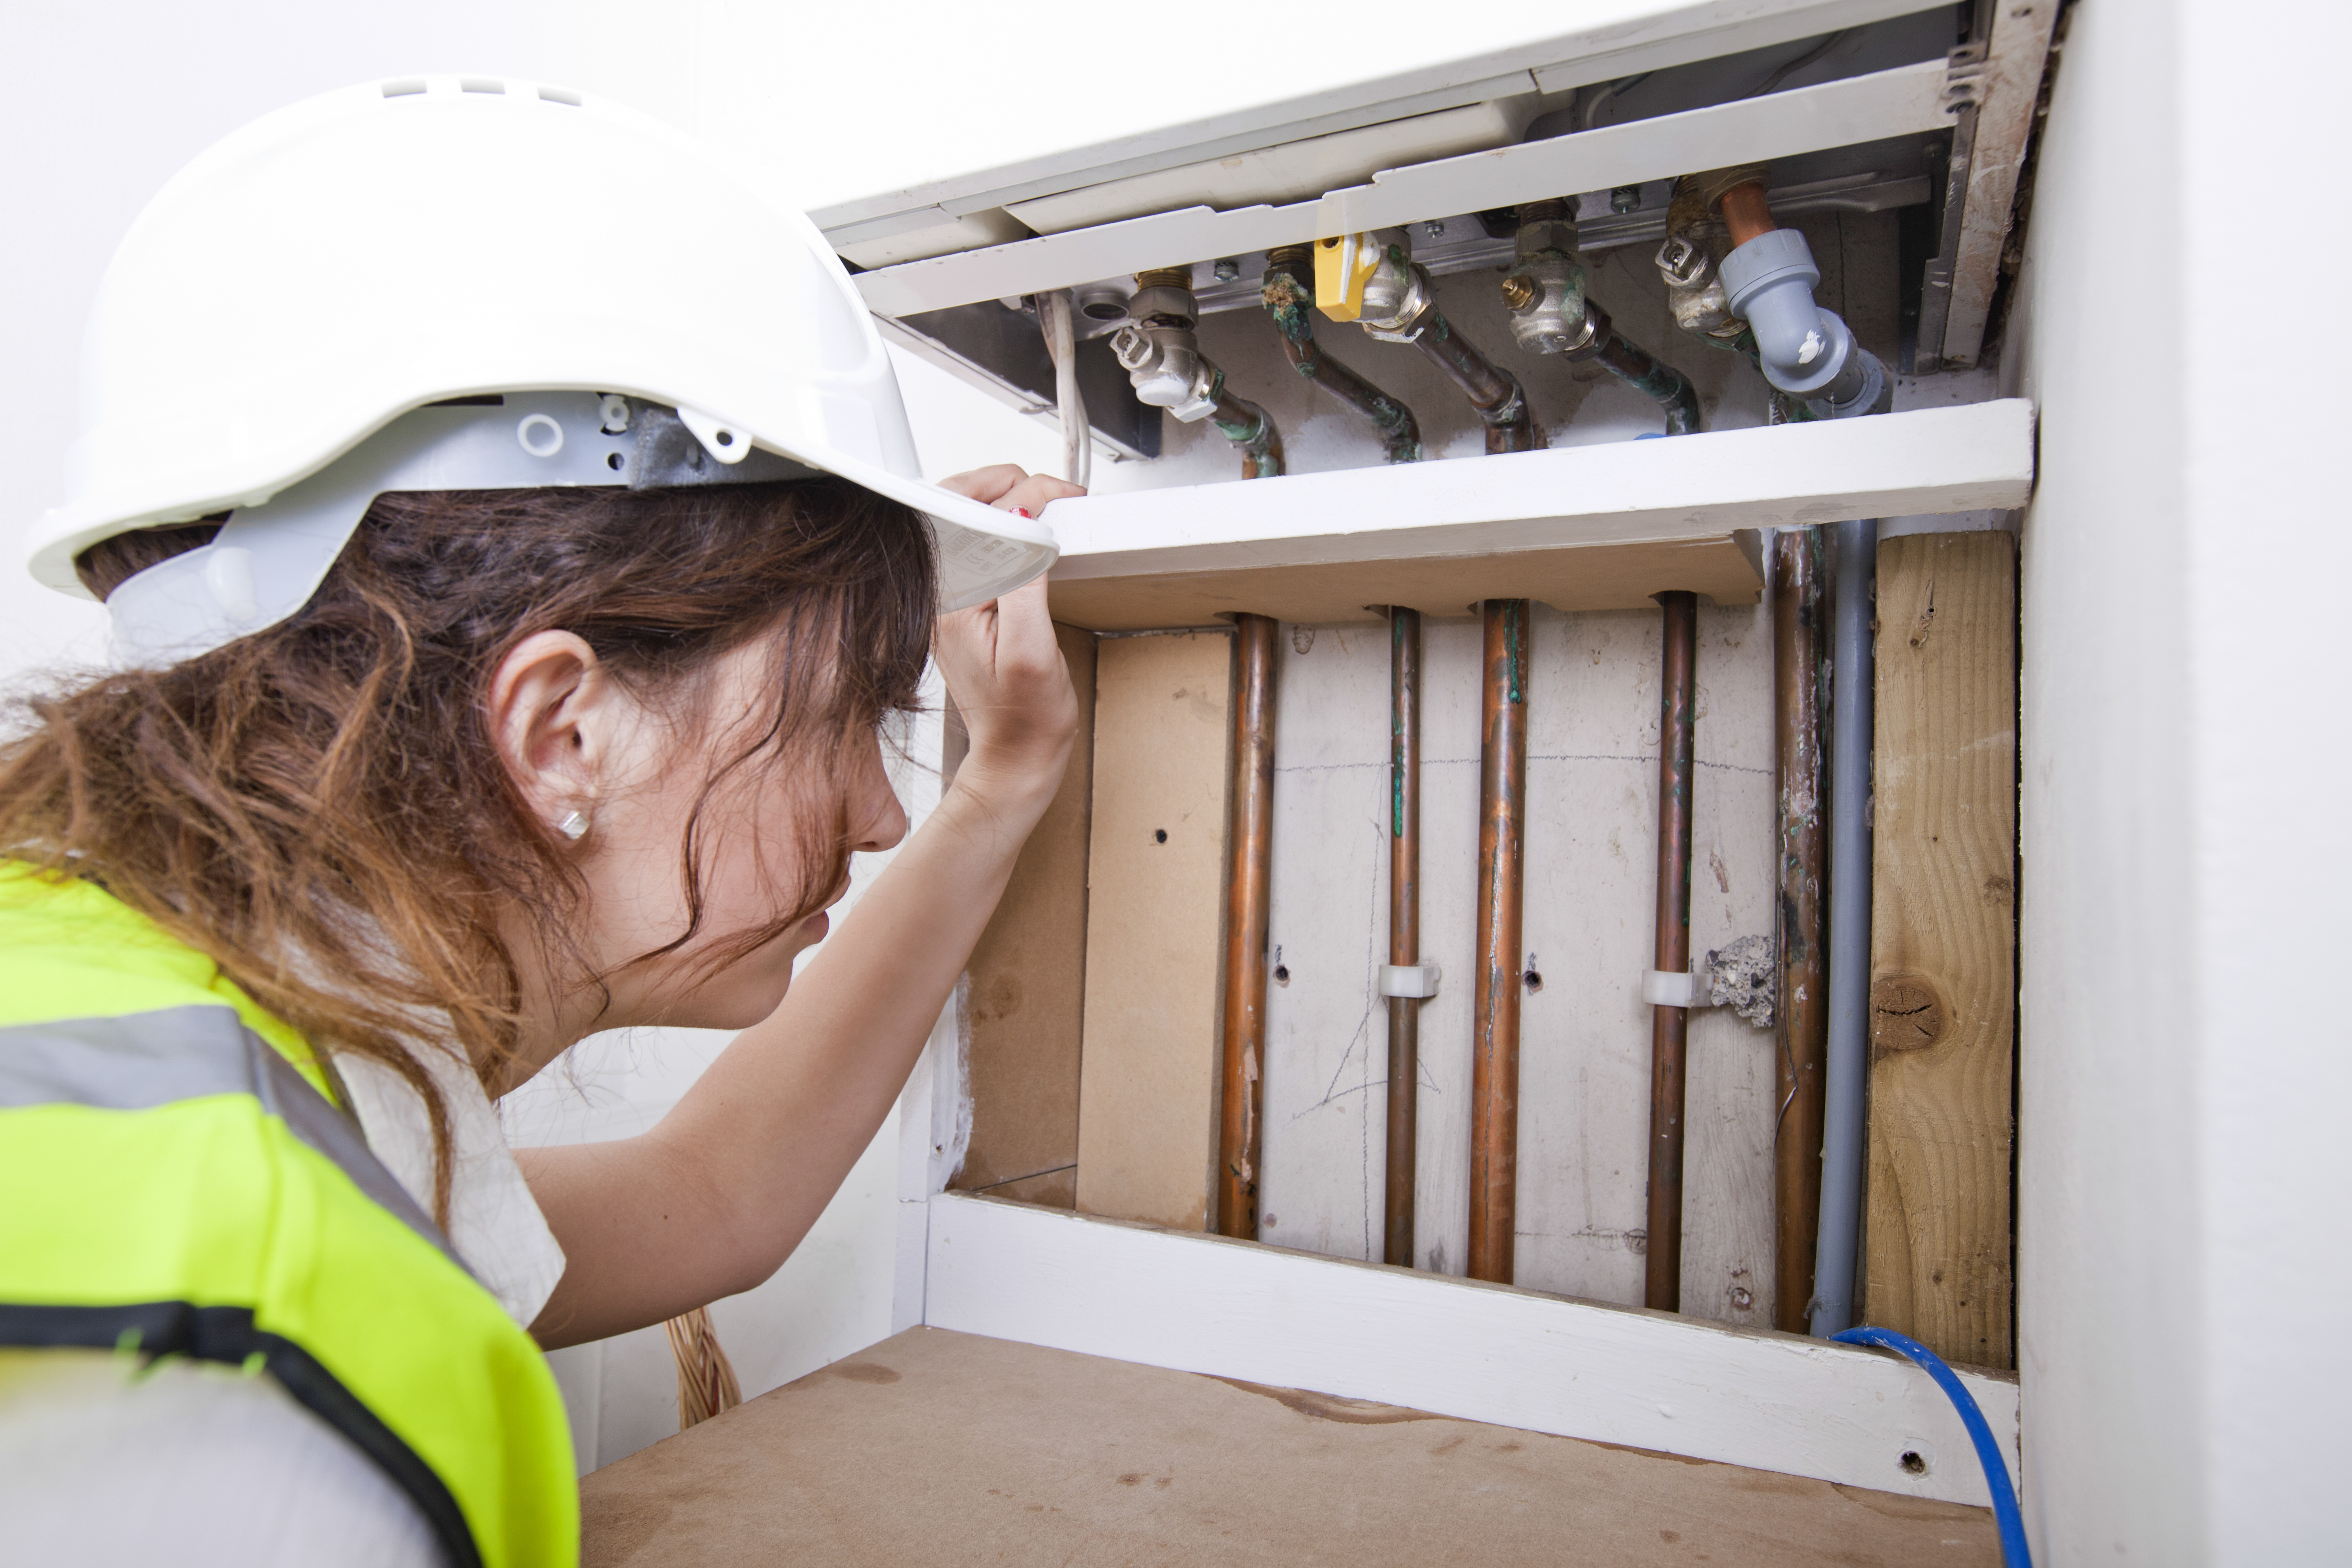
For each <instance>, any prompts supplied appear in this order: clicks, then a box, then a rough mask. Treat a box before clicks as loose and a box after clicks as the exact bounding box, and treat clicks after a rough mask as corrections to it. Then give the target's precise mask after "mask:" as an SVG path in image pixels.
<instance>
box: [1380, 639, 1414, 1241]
mask: <svg viewBox="0 0 2352 1568" xmlns="http://www.w3.org/2000/svg"><path fill="white" fill-rule="evenodd" d="M1389 962H1390V963H1397V964H1413V963H1420V962H1421V612H1420V611H1419V610H1408V609H1406V608H1405V607H1404V606H1403V605H1395V606H1392V607H1391V609H1390V611H1389ZM1420 1110H1421V1002H1420V1000H1419V999H1418V998H1416V997H1412V996H1391V997H1390V998H1389V1159H1388V1165H1389V1170H1388V1189H1387V1197H1388V1205H1387V1206H1388V1225H1387V1229H1386V1237H1387V1239H1386V1241H1385V1242H1384V1244H1383V1246H1382V1247H1381V1261H1382V1262H1383V1263H1402V1264H1403V1265H1405V1266H1406V1267H1407V1268H1411V1267H1412V1200H1413V1186H1414V1182H1415V1179H1416V1177H1417V1175H1418V1173H1419V1163H1418V1160H1417V1158H1416V1156H1417V1154H1418V1152H1419V1147H1418V1139H1419V1136H1420V1132H1419V1126H1418V1123H1419V1116H1420Z"/></svg>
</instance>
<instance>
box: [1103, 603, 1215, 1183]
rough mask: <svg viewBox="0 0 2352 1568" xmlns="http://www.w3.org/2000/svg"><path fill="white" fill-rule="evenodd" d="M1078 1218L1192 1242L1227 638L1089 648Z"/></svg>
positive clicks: (1204, 1089) (1207, 1154) (1210, 980)
mask: <svg viewBox="0 0 2352 1568" xmlns="http://www.w3.org/2000/svg"><path fill="white" fill-rule="evenodd" d="M1096 668H1097V675H1096V680H1097V684H1096V695H1095V768H1094V784H1095V803H1094V823H1093V837H1092V848H1091V853H1090V858H1089V860H1088V864H1087V883H1088V900H1087V938H1086V941H1087V946H1086V966H1087V976H1086V1030H1085V1060H1084V1065H1083V1068H1082V1071H1081V1075H1080V1079H1079V1089H1078V1100H1079V1112H1078V1181H1077V1206H1078V1207H1079V1208H1081V1209H1083V1210H1085V1211H1086V1212H1087V1213H1089V1214H1099V1215H1112V1216H1115V1217H1118V1218H1121V1219H1144V1220H1150V1221H1152V1222H1153V1223H1155V1224H1160V1225H1168V1226H1178V1227H1181V1228H1184V1229H1192V1230H1199V1229H1202V1228H1204V1227H1205V1226H1206V1225H1207V1223H1208V1217H1209V1174H1210V1168H1211V1165H1212V1164H1213V1161H1214V1159H1215V1154H1216V1109H1217V1106H1216V1090H1217V1041H1218V1022H1219V1015H1218V1008H1219V1006H1220V1005H1221V994H1220V985H1221V982H1222V979H1223V930H1224V877H1225V819H1226V805H1225V803H1226V793H1227V790H1228V788H1229V787H1230V786H1229V783H1228V774H1229V773H1230V771H1231V768H1230V763H1229V761H1228V759H1229V757H1230V756H1231V753H1232V748H1233V720H1232V713H1233V698H1232V689H1233V638H1232V637H1231V635H1230V634H1226V633H1220V632H1182V633H1174V634H1170V635H1166V636H1159V637H1113V638H1107V639H1105V640H1104V641H1103V643H1102V645H1101V648H1100V653H1099V657H1098V660H1097V667H1096Z"/></svg>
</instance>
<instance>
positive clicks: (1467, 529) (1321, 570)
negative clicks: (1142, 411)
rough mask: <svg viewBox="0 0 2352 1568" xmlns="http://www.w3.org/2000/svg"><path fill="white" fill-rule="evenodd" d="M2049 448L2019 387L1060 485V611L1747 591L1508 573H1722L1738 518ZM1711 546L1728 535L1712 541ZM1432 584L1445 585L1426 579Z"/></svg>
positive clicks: (1850, 502)
mask: <svg viewBox="0 0 2352 1568" xmlns="http://www.w3.org/2000/svg"><path fill="white" fill-rule="evenodd" d="M2033 462H2034V445H2033V405H2032V403H2031V402H2029V401H2027V400H2026V399H2023V398H2003V399H2000V400H1997V401H1993V402H1989V403H1978V404H1969V405H1961V406H1958V407H1953V408H1931V409H1916V410H1913V411H1911V412H1908V413H1904V414H1886V415H1881V416H1877V417H1875V418H1870V419H1844V420H1831V421H1822V422H1818V423H1812V424H1805V425H1780V426H1762V427H1757V428H1750V429H1746V430H1724V431H1716V432H1711V433H1708V434H1705V435H1698V436H1681V437H1672V438H1668V439H1662V440H1654V441H1619V442H1611V443H1607V444H1604V445H1599V446H1588V447H1553V448H1550V449H1549V450H1546V451H1541V452H1517V453H1509V454H1505V455H1502V456H1496V457H1481V458H1456V459H1454V460H1451V461H1442V462H1424V463H1412V464H1403V465H1399V466H1396V467H1392V468H1347V469H1342V470H1339V471H1337V472H1332V473H1321V474H1293V475H1285V476H1283V477H1281V478H1279V479H1255V480H1248V481H1242V480H1233V481H1229V482H1226V483H1222V484H1213V485H1186V486H1177V487H1171V488H1168V489H1146V490H1131V491H1128V492H1125V493H1122V494H1118V495H1108V496H1082V497H1077V498H1074V499H1072V500H1058V501H1055V502H1054V503H1053V504H1051V505H1050V506H1048V507H1047V508H1046V509H1045V513H1044V520H1045V523H1046V525H1047V526H1048V527H1050V528H1052V529H1053V531H1054V533H1055V537H1056V539H1058V540H1059V542H1060V543H1061V550H1062V553H1061V558H1060V560H1058V561H1057V562H1055V565H1054V570H1053V577H1052V583H1053V587H1054V591H1055V602H1056V611H1057V613H1064V610H1063V606H1064V605H1068V606H1070V607H1071V608H1070V612H1069V613H1067V614H1066V618H1070V619H1073V620H1074V621H1075V622H1076V624H1078V625H1081V626H1096V627H1097V629H1102V630H1109V629H1129V628H1130V627H1132V626H1138V625H1161V626H1173V625H1185V624H1192V625H1202V624H1206V622H1207V621H1208V620H1209V619H1211V618H1213V616H1214V615H1215V614H1216V613H1217V612H1218V611H1219V610H1221V609H1227V608H1238V609H1251V608H1254V607H1255V606H1254V605H1251V604H1248V603H1245V602H1241V601H1240V600H1238V599H1236V598H1235V597H1234V595H1236V594H1242V593H1245V592H1247V591H1263V590H1264V589H1265V587H1266V586H1267V585H1275V586H1278V587H1279V588H1280V589H1282V591H1284V592H1286V593H1293V594H1311V593H1312V592H1314V589H1315V579H1316V577H1317V575H1318V574H1333V573H1339V574H1343V575H1344V577H1345V584H1346V586H1347V587H1348V589H1349V591H1351V592H1357V593H1372V592H1374V591H1375V590H1376V589H1377V588H1378V587H1379V586H1380V585H1381V583H1383V582H1392V583H1393V584H1395V589H1394V591H1393V592H1391V593H1389V594H1387V595H1385V596H1379V597H1376V598H1374V599H1365V598H1362V597H1357V598H1353V599H1349V600H1347V605H1348V607H1349V609H1354V608H1356V607H1358V606H1360V605H1362V604H1365V603H1372V602H1378V603H1396V604H1409V605H1415V606H1416V607H1420V608H1423V609H1426V610H1429V611H1431V612H1432V613H1438V614H1459V613H1461V610H1462V606H1463V605H1465V604H1466V603H1467V601H1466V600H1462V599H1459V598H1455V599H1448V600H1444V603H1443V606H1442V607H1440V606H1438V605H1421V604H1420V603H1419V595H1420V594H1421V593H1422V592H1424V591H1425V592H1432V593H1438V594H1441V595H1443V594H1448V593H1453V592H1454V590H1455V586H1456V584H1457V582H1467V581H1469V579H1466V578H1460V577H1459V576H1458V574H1454V573H1453V571H1452V569H1453V567H1454V566H1456V565H1458V564H1460V563H1477V562H1489V563H1495V569H1496V571H1499V572H1501V573H1503V574H1506V577H1505V580H1504V581H1503V583H1502V584H1501V585H1498V586H1496V587H1493V588H1481V589H1478V590H1477V592H1476V594H1475V595H1474V596H1482V595H1494V596H1504V595H1509V596H1520V597H1529V598H1538V599H1543V600H1545V601H1546V602H1548V603H1552V604H1555V605H1559V607H1561V608H1598V607H1607V606H1608V605H1613V604H1615V603H1618V602H1620V601H1621V600H1622V602H1625V603H1635V604H1638V603H1641V602H1643V599H1644V598H1645V596H1646V595H1648V594H1651V593H1654V592H1657V591H1659V590H1661V589H1664V588H1674V587H1686V588H1692V589H1694V590H1696V591H1699V592H1705V593H1708V594H1710V595H1714V596H1716V597H1717V598H1718V599H1723V598H1726V597H1727V595H1726V594H1725V592H1724V589H1723V588H1722V586H1721V585H1720V584H1721V581H1722V580H1721V578H1720V577H1719V575H1718V576H1715V577H1708V576H1705V575H1704V574H1702V575H1701V576H1700V577H1699V578H1698V579H1696V580H1694V581H1689V582H1678V581H1674V580H1670V577H1669V578H1660V579H1658V580H1656V581H1652V578H1654V577H1656V574H1658V573H1660V572H1665V573H1668V574H1671V573H1672V572H1673V571H1674V570H1675V568H1674V567H1672V566H1668V565H1657V566H1654V567H1653V566H1650V565H1644V566H1643V568H1642V571H1643V576H1641V577H1640V579H1639V580H1638V581H1630V580H1629V581H1628V582H1627V583H1626V584H1622V585H1620V586H1617V587H1614V588H1612V592H1613V593H1615V595H1617V596H1616V597H1615V598H1609V597H1601V598H1593V597H1586V598H1582V599H1579V598H1577V597H1576V596H1575V595H1574V592H1573V590H1572V589H1570V590H1569V591H1567V592H1566V593H1565V595H1562V594H1560V593H1556V592H1546V591H1543V588H1542V586H1541V585H1540V582H1538V585H1537V586H1513V585H1511V583H1510V580H1509V577H1508V574H1511V573H1515V572H1532V573H1535V574H1537V578H1539V579H1541V581H1543V582H1548V581H1550V580H1551V579H1550V578H1549V577H1544V576H1543V574H1544V573H1545V572H1547V571H1550V570H1551V566H1557V567H1558V568H1559V570H1561V571H1569V572H1570V573H1571V574H1572V575H1573V576H1575V577H1576V578H1579V579H1587V580H1593V581H1600V580H1601V579H1600V577H1598V576H1596V574H1604V573H1605V568H1606V565H1607V558H1608V557H1610V556H1611V555H1612V554H1623V555H1627V556H1629V557H1630V556H1632V555H1633V554H1634V553H1637V552H1638V553H1639V555H1640V558H1641V559H1642V560H1643V561H1644V562H1673V561H1675V560H1677V559H1686V560H1688V561H1689V562H1691V563H1693V570H1695V571H1696V570H1699V568H1700V566H1701V565H1702V564H1703V563H1707V562H1712V563H1714V564H1713V565H1706V567H1705V570H1706V571H1709V572H1712V571H1717V570H1718V569H1719V567H1720V565H1721V563H1723V562H1724V561H1725V560H1726V559H1727V556H1726V554H1725V552H1727V551H1728V550H1730V548H1731V541H1732V538H1733V536H1734V535H1735V534H1738V533H1740V532H1742V531H1747V530H1751V529H1763V528H1779V527H1786V526H1790V525H1793V524H1801V523H1817V522H1836V521H1843V520H1845V519H1849V518H1859V517H1899V516H1909V515H1915V514H1923V513H1940V512H1962V511H1978V510H1988V509H2006V508H2011V507H2019V506H2022V505H2024V504H2025V501H2026V499H2027V497H2028V496H2030V495H2031V494H2032V489H2033ZM1710 545H1712V546H1716V547H1717V549H1716V550H1715V551H1713V552H1709V551H1707V550H1706V549H1705V548H1704V547H1706V546H1710ZM1661 546H1665V547H1672V548H1668V549H1666V550H1664V551H1661V550H1660V548H1659V547H1661ZM1547 562H1549V563H1551V566H1547V565H1545V563H1547ZM1561 563H1566V564H1564V565H1563V564H1561ZM1368 572H1369V574H1368ZM1490 575H1491V573H1490ZM1536 580H1537V579H1530V581H1536ZM1423 583H1426V584H1430V586H1429V587H1427V588H1426V589H1425V590H1424V589H1423V588H1420V587H1419V586H1417V585H1418V584H1423ZM1155 584H1157V585H1158V586H1157V588H1155ZM1195 584H1197V585H1198V586H1199V591H1200V593H1201V594H1206V595H1210V597H1211V598H1214V599H1215V600H1216V602H1215V603H1210V602H1209V600H1208V599H1202V601H1201V604H1202V606H1203V607H1204V613H1202V614H1200V615H1197V616H1195V617H1194V618H1193V619H1192V620H1191V621H1189V622H1188V621H1186V620H1184V619H1182V618H1181V617H1179V618H1174V619H1170V618H1160V619H1157V620H1145V621H1141V622H1138V621H1135V620H1134V619H1133V618H1132V616H1129V617H1128V618H1126V619H1120V618H1118V615H1117V614H1116V611H1117V609H1118V605H1121V604H1123V603H1124V602H1126V601H1127V600H1132V599H1138V598H1139V597H1140V598H1141V599H1145V600H1149V601H1150V604H1151V605H1152V608H1153V611H1154V612H1156V613H1158V614H1160V615H1161V616H1167V615H1170V614H1172V613H1173V610H1172V609H1171V607H1170V606H1171V605H1176V601H1175V600H1173V599H1171V597H1170V595H1171V594H1177V595H1179V596H1180V597H1181V593H1180V587H1179V585H1184V586H1182V587H1181V592H1182V593H1190V592H1192V586H1191V585H1195ZM1754 585H1755V578H1754V575H1753V574H1752V572H1750V573H1748V574H1747V575H1746V576H1744V577H1743V578H1742V579H1741V580H1740V587H1741V590H1742V592H1743V593H1745V592H1747V591H1749V590H1752V588H1753V587H1754ZM1474 586H1475V584H1474ZM1628 593H1630V594H1632V595H1633V597H1632V598H1630V599H1627V598H1625V597H1624V595H1626V594H1628ZM1195 596H1196V597H1197V596H1198V595H1195ZM1341 596H1342V598H1345V595H1341ZM1176 607H1179V608H1181V605H1176ZM1261 613H1265V614H1276V613H1281V612H1279V611H1278V610H1276V609H1265V610H1263V611H1262V612H1261ZM1284 618H1286V619H1308V618H1322V617H1318V616H1302V615H1296V614H1286V615H1285V616H1284Z"/></svg>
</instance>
